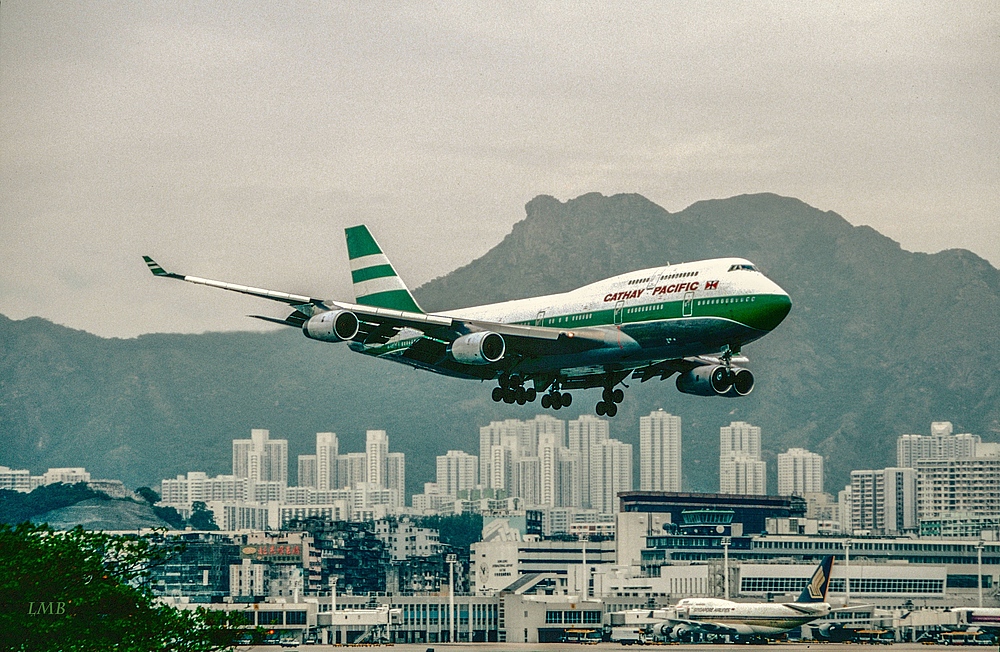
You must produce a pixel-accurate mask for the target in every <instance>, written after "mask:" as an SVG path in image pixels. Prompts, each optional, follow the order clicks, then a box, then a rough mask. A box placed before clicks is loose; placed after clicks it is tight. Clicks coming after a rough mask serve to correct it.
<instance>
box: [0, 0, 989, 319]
mask: <svg viewBox="0 0 1000 652" xmlns="http://www.w3.org/2000/svg"><path fill="white" fill-rule="evenodd" d="M998 7H1000V5H998V4H997V3H995V2H954V1H946V2H906V3H879V4H874V5H869V4H867V3H833V2H800V1H794V2H787V3H786V2H774V3H768V2H755V3H744V2H731V3H729V2H673V3H672V2H649V3H644V2H602V3H585V2H571V3H566V4H562V3H554V2H553V3H517V2H504V3H495V2H484V3H459V2H448V3H441V4H437V3H430V2H428V3H363V2H357V3H332V2H331V3H323V2H319V3H318V2H299V3H294V2H273V1H271V2H260V3H213V2H205V3H192V2H185V1H183V0H182V1H171V2H120V3H112V2H64V1H62V0H60V1H57V2H44V1H37V0H36V1H31V2H21V1H17V0H13V1H11V0H4V2H3V3H2V4H0V134H2V136H0V313H2V314H5V315H7V316H8V317H12V318H15V319H21V318H24V317H28V316H33V315H38V316H43V317H46V318H48V319H51V320H53V321H56V322H58V323H61V324H65V325H67V326H71V327H74V328H82V329H85V330H88V331H90V332H93V333H97V334H100V335H106V336H134V335H137V334H140V333H146V332H199V331H203V330H233V329H250V328H258V327H260V325H259V324H258V323H257V322H255V321H254V320H249V319H246V318H245V317H244V316H243V315H245V314H247V313H251V312H265V313H266V314H276V315H279V316H281V313H282V309H281V308H280V307H279V306H272V305H271V304H270V303H269V302H265V301H259V300H255V299H252V298H249V297H242V296H234V295H230V294H229V293H225V292H221V291H216V290H211V289H208V288H200V287H196V286H191V285H186V284H181V283H174V282H167V281H162V280H157V279H154V278H153V277H152V276H150V275H149V273H148V271H147V270H146V268H145V265H143V263H142V261H141V258H140V256H141V255H142V254H149V255H152V256H153V257H154V258H156V259H157V260H158V261H159V262H160V263H161V264H163V265H164V266H165V267H166V268H167V269H173V270H176V271H178V272H181V273H187V274H192V275H197V276H205V277H209V278H218V279H221V280H228V281H233V282H240V283H246V284H253V285H259V286H263V287H268V288H273V289H279V290H285V291H290V292H297V293H302V294H312V295H319V296H329V297H336V298H345V299H351V298H353V295H352V293H351V289H350V285H349V279H350V276H349V272H348V268H347V265H346V252H345V248H344V244H343V229H344V227H346V226H351V225H354V224H358V223H362V222H364V223H367V224H369V225H370V226H371V227H372V228H373V230H374V232H375V233H376V237H377V238H378V239H379V241H380V242H381V244H382V245H383V248H384V249H385V250H386V251H387V253H388V254H389V256H390V258H391V259H392V260H393V262H394V263H395V264H396V267H397V268H398V269H399V271H400V272H401V273H402V275H403V277H404V278H405V279H406V280H407V282H408V283H409V284H410V285H411V286H414V287H415V286H417V285H420V284H421V283H423V282H425V281H428V280H430V279H432V278H434V277H437V276H441V275H443V274H446V273H448V272H449V271H451V270H452V269H454V268H455V267H457V266H459V265H462V264H465V263H467V262H469V261H470V260H473V259H474V258H476V257H478V256H480V255H482V254H483V253H485V252H486V251H487V250H489V249H490V248H491V247H492V246H494V245H495V244H496V243H497V242H499V241H500V240H501V239H502V238H503V237H504V235H505V234H507V233H508V232H509V231H510V229H511V227H512V225H513V224H514V223H515V222H517V221H519V220H520V219H522V218H523V217H524V204H525V203H526V202H527V201H528V200H530V199H531V198H532V197H534V196H536V195H538V194H550V195H554V196H555V197H557V198H559V199H560V200H567V199H571V198H573V197H577V196H579V195H581V194H584V193H587V192H595V191H596V192H601V193H603V194H606V195H610V194H615V193H620V192H635V193H639V194H642V195H644V196H646V197H648V198H649V199H651V200H652V201H654V202H656V203H658V204H660V205H661V206H663V207H664V208H666V209H668V210H670V211H677V210H680V209H682V208H684V207H686V206H688V205H689V204H691V203H693V202H695V201H698V200H702V199H710V198H720V197H730V196H733V195H738V194H742V193H749V192H763V191H766V192H775V193H779V194H782V195H789V196H794V197H798V198H800V199H802V200H804V201H806V202H807V203H809V204H811V205H813V206H816V207H818V208H820V209H823V210H833V211H836V212H837V213H840V214H841V215H843V216H844V217H845V218H846V219H847V220H848V221H850V222H851V223H853V224H869V225H871V226H873V227H875V228H876V229H878V230H879V231H881V232H882V233H884V234H886V235H888V236H889V237H891V238H893V239H894V240H897V241H899V242H901V243H902V245H903V246H904V247H905V248H907V249H910V250H917V251H929V252H934V251H939V250H941V249H947V248H953V247H962V248H967V249H971V250H972V251H974V252H976V253H977V254H979V255H981V256H983V257H984V258H986V259H988V260H989V261H991V262H992V264H993V265H994V266H1000V210H998V209H1000V142H998V132H1000V120H998V108H997V107H998V106H1000V92H998V91H1000V9H998ZM262 304H263V305H262Z"/></svg>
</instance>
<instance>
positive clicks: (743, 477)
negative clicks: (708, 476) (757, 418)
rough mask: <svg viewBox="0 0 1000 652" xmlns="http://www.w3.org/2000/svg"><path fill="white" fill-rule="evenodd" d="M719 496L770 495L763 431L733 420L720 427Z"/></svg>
mask: <svg viewBox="0 0 1000 652" xmlns="http://www.w3.org/2000/svg"><path fill="white" fill-rule="evenodd" d="M719 493H723V494H752V495H764V494H766V493H767V463H766V462H764V461H763V460H761V459H760V428H759V427H757V426H753V425H750V424H749V423H746V422H745V421H733V422H732V423H730V424H729V425H728V426H723V427H722V428H719Z"/></svg>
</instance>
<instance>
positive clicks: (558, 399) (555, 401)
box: [552, 392, 563, 410]
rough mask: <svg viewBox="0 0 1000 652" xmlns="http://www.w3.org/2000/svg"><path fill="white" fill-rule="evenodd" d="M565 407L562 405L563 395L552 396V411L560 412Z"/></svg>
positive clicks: (555, 394) (554, 394)
mask: <svg viewBox="0 0 1000 652" xmlns="http://www.w3.org/2000/svg"><path fill="white" fill-rule="evenodd" d="M562 406H563V404H562V394H560V393H559V392H555V393H553V394H552V409H553V410H558V409H559V408H561V407H562Z"/></svg>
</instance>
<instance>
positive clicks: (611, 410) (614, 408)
mask: <svg viewBox="0 0 1000 652" xmlns="http://www.w3.org/2000/svg"><path fill="white" fill-rule="evenodd" d="M607 405H608V409H607V410H606V412H607V414H608V416H609V417H613V416H615V415H616V414H618V406H617V405H615V404H614V403H608V404H607Z"/></svg>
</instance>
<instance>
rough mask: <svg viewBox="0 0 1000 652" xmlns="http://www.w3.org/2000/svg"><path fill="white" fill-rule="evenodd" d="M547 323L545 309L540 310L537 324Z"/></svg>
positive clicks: (536, 318) (536, 319) (536, 317)
mask: <svg viewBox="0 0 1000 652" xmlns="http://www.w3.org/2000/svg"><path fill="white" fill-rule="evenodd" d="M544 324H545V311H544V310H539V311H538V315H537V316H535V326H542V325H544Z"/></svg>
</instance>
